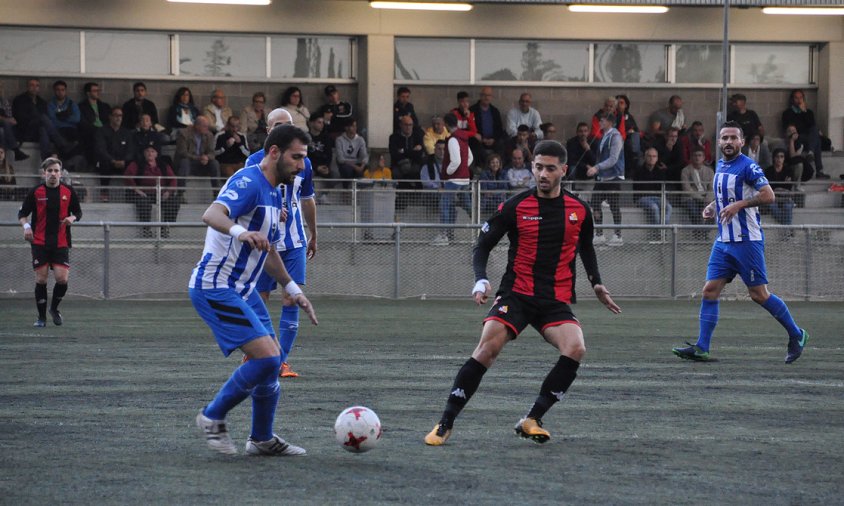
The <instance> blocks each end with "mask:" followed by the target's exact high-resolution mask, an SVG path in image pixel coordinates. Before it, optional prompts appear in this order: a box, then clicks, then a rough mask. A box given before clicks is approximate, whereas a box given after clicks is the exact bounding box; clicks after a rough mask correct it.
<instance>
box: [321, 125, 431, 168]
mask: <svg viewBox="0 0 844 506" xmlns="http://www.w3.org/2000/svg"><path fill="white" fill-rule="evenodd" d="M424 136H425V134H424V133H423V132H422V130H421V129H419V128H414V129H413V133H411V134H410V137H405V136H404V135H402V134H401V133H395V134H392V135H390V141H389V145H390V164H391V166H392V167H393V168H395V167H396V166H397V165H398V163H399V162H400V161H402V160H410V163H412V164H413V165H417V166H420V167H421V166H422V164H423V163H424V162H425V148H424V147H423V148H422V149H420V150H418V151H414V150H413V147H414V146H417V145H418V146H424V144H422V138H423V137H424ZM311 161H312V162H313V160H311Z"/></svg>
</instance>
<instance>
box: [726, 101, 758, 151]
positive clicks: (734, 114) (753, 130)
mask: <svg viewBox="0 0 844 506" xmlns="http://www.w3.org/2000/svg"><path fill="white" fill-rule="evenodd" d="M731 98H732V102H733V106H734V108H733V110H731V111H730V113H729V114H727V121H735V122H736V123H738V124H739V125H741V131H742V132H744V138H745V139H750V138H752V137H753V136H754V135H756V134H759V137H760V139H764V138H765V127H763V126H762V122H761V121H760V120H759V115H757V114H756V111H752V110H750V109H748V108H747V97H746V96H744V95H743V94H741V93H736V94H735V95H733V96H732V97H731ZM762 167H767V165H762Z"/></svg>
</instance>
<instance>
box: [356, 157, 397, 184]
mask: <svg viewBox="0 0 844 506" xmlns="http://www.w3.org/2000/svg"><path fill="white" fill-rule="evenodd" d="M363 177H364V179H382V180H383V179H393V171H392V170H390V167H389V166H388V165H387V160H386V158H385V157H384V155H378V163H377V164H376V167H375V168H374V169H370V168H369V167H367V168H366V169H364V170H363Z"/></svg>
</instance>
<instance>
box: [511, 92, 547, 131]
mask: <svg viewBox="0 0 844 506" xmlns="http://www.w3.org/2000/svg"><path fill="white" fill-rule="evenodd" d="M532 103H533V98H532V97H531V95H530V93H522V94H521V96H519V106H518V107H514V108H512V109H510V111H509V112H508V113H507V135H508V136H510V137H515V136H516V132H517V130H518V128H519V125H527V126H529V127H530V130H531V137H533V140H541V139H542V135H543V134H542V129H541V128H539V125H541V124H542V117H541V116H540V115H539V111H537V110H536V109H534V108H533V107H531V104H532Z"/></svg>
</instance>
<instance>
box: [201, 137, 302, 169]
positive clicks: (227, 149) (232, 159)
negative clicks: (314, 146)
mask: <svg viewBox="0 0 844 506" xmlns="http://www.w3.org/2000/svg"><path fill="white" fill-rule="evenodd" d="M232 137H234V135H233V134H232V133H231V132H228V131H225V130H224V131H222V132H220V134H219V135H217V141H216V145H215V148H214V156H215V158H214V159H215V160H217V161H218V162H220V163H228V164H234V163H240V164H242V163H243V162H245V161H246V157H248V156H249V148H248V147H246V134H243V133H239V134H238V137H240V142H235V143H234V144H232V145H231V146H227V145H226V143H227V142H228V140H229V139H231V138H232ZM311 163H313V160H311Z"/></svg>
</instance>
